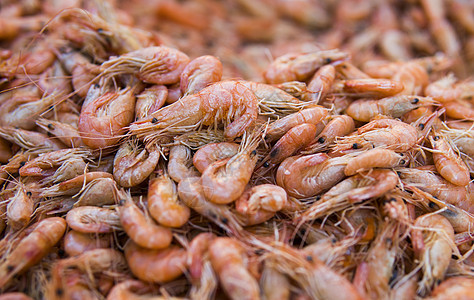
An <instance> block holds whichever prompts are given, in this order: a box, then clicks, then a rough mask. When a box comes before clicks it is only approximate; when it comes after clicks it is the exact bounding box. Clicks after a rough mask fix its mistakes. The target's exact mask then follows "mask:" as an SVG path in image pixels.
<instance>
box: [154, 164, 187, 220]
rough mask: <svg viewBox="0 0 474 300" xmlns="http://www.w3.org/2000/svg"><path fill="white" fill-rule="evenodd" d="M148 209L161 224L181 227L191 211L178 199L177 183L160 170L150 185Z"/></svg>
mask: <svg viewBox="0 0 474 300" xmlns="http://www.w3.org/2000/svg"><path fill="white" fill-rule="evenodd" d="M147 200H148V211H149V212H150V215H151V216H152V217H153V219H155V220H156V221H157V222H158V223H159V224H161V225H163V226H167V227H181V226H183V225H184V224H186V222H187V221H188V219H189V217H190V214H191V211H190V210H189V208H188V207H187V206H185V205H183V204H182V203H181V202H180V201H179V200H178V191H177V189H176V184H175V183H174V182H173V180H171V178H170V177H169V176H168V175H167V174H165V173H164V172H163V171H158V173H157V174H156V176H153V177H152V178H151V179H150V181H149V185H148V197H147Z"/></svg>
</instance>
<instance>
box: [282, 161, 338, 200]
mask: <svg viewBox="0 0 474 300" xmlns="http://www.w3.org/2000/svg"><path fill="white" fill-rule="evenodd" d="M345 166H346V162H345V160H343V159H340V158H330V157H329V156H328V155H327V154H324V153H317V154H313V155H307V156H302V157H296V156H291V157H288V158H287V159H285V160H284V161H283V162H282V163H281V164H280V166H279V167H278V170H277V174H276V181H277V184H278V185H279V186H281V187H283V188H284V189H285V190H286V192H287V193H288V195H289V196H292V197H296V198H306V197H311V196H315V195H317V194H319V193H321V192H323V191H325V190H327V189H329V188H330V187H332V186H333V185H334V184H336V183H338V182H339V181H341V180H342V179H343V178H344V169H345Z"/></svg>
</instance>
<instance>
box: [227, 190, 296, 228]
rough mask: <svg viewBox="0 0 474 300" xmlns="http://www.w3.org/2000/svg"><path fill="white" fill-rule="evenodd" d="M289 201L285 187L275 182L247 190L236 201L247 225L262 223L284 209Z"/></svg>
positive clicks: (236, 205) (237, 209)
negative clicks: (274, 183)
mask: <svg viewBox="0 0 474 300" xmlns="http://www.w3.org/2000/svg"><path fill="white" fill-rule="evenodd" d="M286 203H287V195H286V192H285V190H284V189H283V188H281V187H279V186H277V185H273V184H262V185H257V186H254V187H252V188H251V189H249V190H247V191H245V192H244V193H243V194H242V195H241V196H240V197H239V199H237V200H236V202H235V210H236V211H237V212H238V214H239V217H241V218H242V219H245V221H244V223H245V225H246V226H250V225H255V224H260V223H263V222H265V221H267V220H268V219H270V218H271V217H273V216H274V215H275V213H276V212H277V211H280V210H282V209H283V208H284V207H285V206H286Z"/></svg>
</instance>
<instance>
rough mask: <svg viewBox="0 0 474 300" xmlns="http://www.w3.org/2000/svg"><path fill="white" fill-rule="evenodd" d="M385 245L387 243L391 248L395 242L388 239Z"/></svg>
mask: <svg viewBox="0 0 474 300" xmlns="http://www.w3.org/2000/svg"><path fill="white" fill-rule="evenodd" d="M385 243H386V244H387V245H389V246H391V245H392V243H393V241H392V239H391V238H386V239H385Z"/></svg>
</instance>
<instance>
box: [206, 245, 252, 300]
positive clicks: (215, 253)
mask: <svg viewBox="0 0 474 300" xmlns="http://www.w3.org/2000/svg"><path fill="white" fill-rule="evenodd" d="M209 254H210V258H211V263H212V267H213V268H214V270H215V271H216V273H217V275H218V276H219V281H220V283H221V285H222V287H223V288H224V290H225V292H226V294H227V295H228V296H229V297H230V298H231V299H234V300H236V299H248V300H256V299H260V289H259V287H258V283H257V281H256V280H255V278H253V277H252V275H251V274H250V272H249V270H248V258H247V256H246V254H245V248H244V247H243V246H242V245H241V244H240V242H238V241H237V240H235V239H232V238H225V237H219V238H216V239H214V240H213V241H212V242H211V244H210V245H209Z"/></svg>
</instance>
